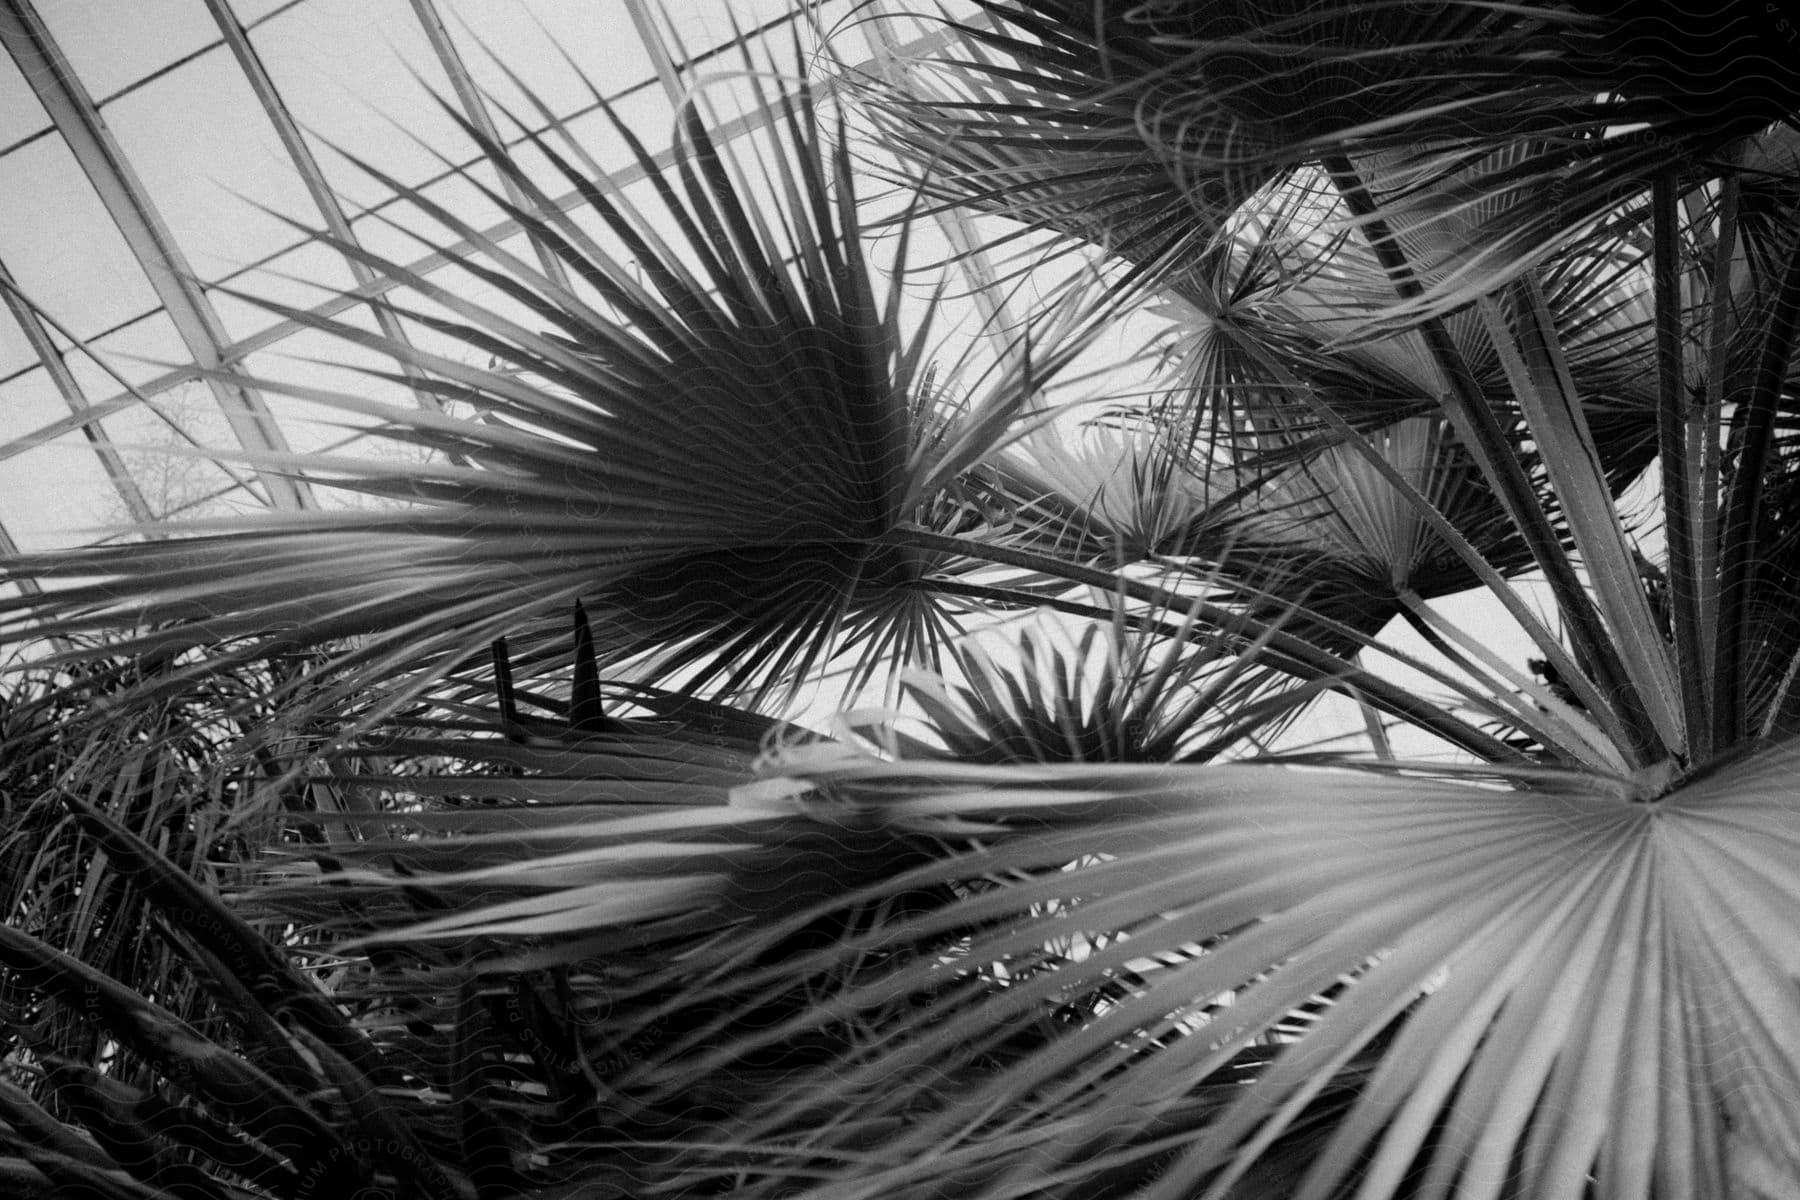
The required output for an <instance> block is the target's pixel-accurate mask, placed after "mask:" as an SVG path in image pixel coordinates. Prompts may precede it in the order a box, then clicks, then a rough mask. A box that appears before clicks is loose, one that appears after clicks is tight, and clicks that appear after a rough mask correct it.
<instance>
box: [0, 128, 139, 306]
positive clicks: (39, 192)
mask: <svg viewBox="0 0 1800 1200" xmlns="http://www.w3.org/2000/svg"><path fill="white" fill-rule="evenodd" d="M0 212H4V213H6V214H7V219H6V220H5V221H0V262H4V263H5V264H6V269H7V270H8V271H10V272H11V273H12V276H13V278H14V280H15V281H16V282H17V283H18V286H19V288H20V290H21V291H23V292H24V293H25V294H26V295H27V296H30V297H31V298H32V300H33V301H34V302H35V303H36V304H37V305H38V306H39V307H40V308H43V309H45V310H47V311H48V312H49V314H50V315H51V316H52V317H54V318H56V319H57V320H59V321H61V322H63V323H64V324H65V325H67V326H68V327H69V328H70V329H71V330H73V331H74V333H75V335H76V336H77V337H83V338H88V337H93V336H95V335H96V334H99V333H102V332H104V331H106V330H108V329H111V328H112V327H113V326H115V325H118V324H120V323H121V322H123V321H127V320H130V319H131V318H133V317H136V316H139V315H141V314H143V313H144V312H146V311H148V310H149V309H151V308H154V307H155V306H156V293H155V292H154V291H152V290H151V288H150V283H149V281H148V280H147V279H145V278H144V272H143V270H142V269H141V268H140V267H139V266H138V261H137V258H136V256H135V255H133V254H132V252H131V247H130V246H129V245H127V244H126V242H125V239H124V238H123V237H122V236H120V234H119V231H118V230H117V229H116V228H115V227H114V226H113V223H112V218H110V217H109V216H108V215H107V213H106V208H105V206H104V205H102V204H101V203H100V199H99V197H98V196H96V195H95V194H94V189H93V187H92V186H91V185H90V184H89V183H88V179H87V176H86V175H85V174H84V173H83V172H82V170H81V167H80V165H79V164H77V163H76V161H75V156H74V155H73V154H71V153H70V152H69V148H68V147H67V146H65V145H64V144H63V141H62V139H61V138H59V137H48V138H40V139H38V140H37V141H34V142H32V143H30V144H29V145H26V146H21V147H20V148H19V149H17V150H15V151H13V152H12V153H11V154H9V155H7V156H6V157H5V158H4V159H0ZM7 319H10V317H9V318H7Z"/></svg>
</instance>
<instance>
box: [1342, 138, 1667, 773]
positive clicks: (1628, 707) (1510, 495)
mask: <svg viewBox="0 0 1800 1200" xmlns="http://www.w3.org/2000/svg"><path fill="white" fill-rule="evenodd" d="M1323 165H1324V167H1325V170H1326V173H1327V174H1328V175H1329V176H1330V177H1331V179H1332V181H1333V183H1334V184H1336V186H1337V188H1338V190H1339V192H1340V193H1341V194H1342V195H1343V197H1344V202H1345V204H1346V205H1347V206H1348V207H1349V209H1350V212H1351V214H1352V215H1353V216H1354V217H1355V218H1356V219H1357V220H1358V222H1359V223H1361V225H1362V227H1363V231H1364V233H1365V235H1366V236H1367V238H1368V240H1369V243H1370V245H1371V246H1372V247H1373V248H1374V251H1375V255H1376V258H1377V259H1378V260H1379V261H1380V263H1381V266H1382V269H1383V270H1384V271H1386V272H1387V274H1388V278H1389V280H1390V281H1391V282H1392V284H1393V287H1394V290H1395V292H1396V293H1397V294H1398V295H1399V296H1400V297H1401V298H1402V299H1407V300H1410V299H1414V298H1416V297H1418V296H1420V295H1422V294H1423V292H1424V288H1423V286H1422V285H1421V284H1420V283H1419V281H1418V280H1417V279H1416V278H1415V277H1414V274H1413V270H1412V267H1411V265H1410V264H1409V263H1408V261H1407V259H1406V255H1405V253H1404V252H1403V251H1402V250H1401V249H1400V245H1399V242H1398V240H1397V239H1396V238H1395V236H1394V234H1393V231H1392V230H1391V229H1389V227H1388V225H1387V222H1386V220H1385V219H1384V218H1383V217H1382V216H1381V214H1380V209H1379V208H1378V207H1377V205H1376V203H1375V200H1374V197H1373V196H1371V195H1370V194H1369V190H1368V188H1367V186H1366V185H1365V184H1364V183H1363V181H1362V177H1361V175H1360V174H1359V173H1358V172H1357V170H1356V168H1355V167H1354V166H1353V165H1352V164H1351V162H1350V160H1349V159H1348V158H1347V157H1344V156H1343V155H1327V156H1325V158H1324V159H1323ZM1419 333H1420V336H1421V337H1422V338H1423V339H1424V341H1425V344H1426V347H1427V349H1428V350H1429V351H1430V353H1431V356H1432V358H1433V360H1434V361H1435V362H1436V363H1437V365H1438V369H1439V370H1440V371H1441V372H1442V374H1443V376H1444V383H1445V384H1446V385H1447V390H1446V391H1445V392H1444V393H1443V396H1442V398H1441V399H1442V403H1443V407H1444V411H1445V414H1446V415H1447V416H1448V417H1449V418H1450V421H1451V423H1452V425H1453V426H1454V427H1455V429H1456V432H1457V435H1458V436H1459V437H1460V438H1461V439H1462V441H1463V444H1464V445H1465V446H1467V447H1468V449H1469V452H1470V453H1471V454H1473V455H1474V456H1475V459H1476V461H1477V463H1478V464H1479V465H1480V467H1481V469H1482V473H1483V475H1484V476H1485V477H1486V478H1487V480H1488V482H1489V483H1490V485H1493V487H1494V490H1495V494H1496V496H1497V497H1498V498H1499V500H1500V503H1501V504H1502V505H1503V506H1504V507H1505V509H1506V511H1507V514H1508V515H1509V516H1510V517H1511V518H1512V519H1513V521H1514V523H1515V525H1516V526H1517V528H1518V530H1519V532H1520V534H1521V536H1522V537H1523V538H1524V540H1525V543H1526V545H1527V546H1529V547H1530V549H1531V554H1532V558H1533V559H1534V560H1535V561H1536V562H1537V564H1538V565H1539V567H1541V568H1542V569H1543V571H1544V576H1545V578H1546V579H1547V580H1548V582H1549V584H1550V588H1551V591H1552V592H1553V593H1554V594H1555V596H1556V599H1557V606H1558V608H1559V609H1561V611H1562V613H1563V618H1564V620H1565V621H1567V623H1568V626H1569V631H1570V636H1571V637H1572V638H1573V640H1574V642H1575V645H1576V648H1577V650H1578V651H1579V653H1580V655H1581V656H1582V657H1583V658H1584V659H1585V660H1586V661H1587V662H1589V663H1591V664H1593V669H1594V673H1595V675H1596V676H1597V679H1596V682H1597V683H1598V684H1599V685H1600V688H1601V690H1602V691H1603V692H1604V693H1605V694H1606V695H1607V696H1608V697H1609V698H1611V700H1612V702H1613V703H1614V704H1615V705H1617V706H1618V708H1619V711H1620V715H1621V717H1622V718H1623V720H1624V724H1625V728H1626V731H1627V733H1628V740H1627V743H1626V747H1627V752H1628V755H1629V757H1630V758H1631V759H1633V760H1634V762H1635V765H1638V766H1647V765H1649V764H1650V763H1651V762H1653V761H1655V760H1656V759H1658V758H1659V757H1661V756H1660V754H1659V752H1658V751H1659V748H1660V747H1659V738H1658V736H1657V731H1656V727H1655V725H1654V723H1653V722H1652V721H1651V719H1650V714H1649V712H1648V710H1647V709H1646V708H1645V707H1644V702H1643V698H1642V697H1641V696H1639V695H1638V693H1637V689H1636V688H1635V687H1633V686H1632V683H1631V680H1630V677H1629V676H1628V675H1627V673H1626V671H1625V668H1624V664H1623V663H1622V662H1621V661H1620V659H1619V655H1618V652H1617V650H1616V649H1615V648H1614V646H1613V644H1612V642H1611V641H1610V640H1609V639H1608V638H1607V636H1606V630H1605V627H1604V626H1603V625H1602V623H1601V620H1600V614H1599V612H1598V611H1597V610H1596V609H1595V607H1594V602H1593V599H1592V597H1590V596H1589V595H1588V594H1587V591H1586V590H1585V589H1584V588H1583V587H1582V585H1581V580H1580V577H1579V576H1577V575H1576V573H1575V568H1574V565H1573V564H1572V563H1571V562H1570V561H1569V556H1568V555H1567V554H1566V553H1565V552H1564V550H1563V546H1562V541H1561V539H1560V538H1559V537H1558V536H1557V534H1556V530H1555V529H1554V527H1552V525H1551V523H1550V520H1549V517H1548V516H1547V515H1546V514H1545V512H1544V510H1543V506H1542V504H1541V503H1540V501H1539V499H1538V496H1537V493H1536V491H1535V490H1534V489H1533V488H1532V486H1531V481H1530V480H1529V479H1528V478H1527V477H1526V475H1525V470H1524V468H1523V467H1522V466H1520V464H1519V461H1518V457H1517V455H1516V453H1515V451H1514V448H1513V446H1512V444H1511V442H1510V441H1509V440H1508V439H1507V437H1506V433H1505V431H1504V430H1502V429H1501V427H1500V422H1499V421H1498V420H1497V419H1496V418H1495V416H1494V413H1493V410H1492V409H1491V408H1490V407H1489V406H1488V404H1487V402H1486V401H1485V400H1484V399H1483V398H1482V395H1481V389H1480V387H1479V385H1478V384H1477V383H1476V381H1475V379H1474V377H1473V375H1472V373H1471V372H1470V370H1469V367H1468V364H1467V363H1466V362H1465V361H1464V359H1463V356H1462V354H1461V352H1460V351H1459V350H1458V349H1457V347H1456V343H1455V341H1454V340H1453V339H1452V338H1451V336H1450V332H1449V330H1448V329H1447V328H1445V326H1444V322H1443V319H1442V318H1441V317H1437V316H1430V317H1426V318H1424V319H1422V320H1421V321H1420V322H1419Z"/></svg>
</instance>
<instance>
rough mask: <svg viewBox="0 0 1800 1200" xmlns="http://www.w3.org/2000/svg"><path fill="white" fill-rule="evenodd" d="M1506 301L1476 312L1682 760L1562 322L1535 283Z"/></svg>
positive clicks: (1658, 720) (1639, 589) (1610, 620)
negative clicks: (1564, 343) (1563, 344)
mask: <svg viewBox="0 0 1800 1200" xmlns="http://www.w3.org/2000/svg"><path fill="white" fill-rule="evenodd" d="M1504 300H1505V307H1504V309H1503V307H1502V301H1501V300H1500V299H1496V298H1495V297H1492V296H1483V297H1481V298H1480V299H1478V300H1476V302H1475V304H1476V308H1477V310H1478V311H1479V312H1480V314H1481V318H1482V321H1483V323H1484V324H1485V325H1486V327H1487V330H1488V333H1489V335H1490V337H1491V339H1492V342H1493V346H1494V351H1495V353H1496V354H1497V355H1498V356H1499V358H1500V363H1501V367H1502V369H1503V370H1504V372H1505V374H1506V378H1507V382H1508V384H1509V385H1510V386H1511V388H1512V391H1513V396H1514V398H1515V399H1517V400H1518V402H1519V408H1520V411H1522V412H1523V413H1524V414H1525V420H1526V424H1527V426H1528V427H1529V428H1530V430H1531V436H1532V439H1533V440H1534V441H1535V442H1536V443H1537V446H1538V453H1539V456H1540V458H1541V460H1542V461H1543V463H1544V466H1545V469H1546V470H1547V471H1548V473H1549V476H1550V484H1551V487H1552V488H1554V489H1555V492H1556V496H1557V499H1558V501H1559V503H1560V505H1561V508H1562V513H1563V518H1564V520H1565V521H1567V523H1568V527H1569V531H1570V534H1571V535H1572V536H1573V538H1574V540H1575V546H1576V549H1577V551H1578V552H1579V553H1580V555H1581V561H1582V563H1583V565H1584V566H1585V567H1586V568H1587V576H1588V582H1589V586H1590V587H1591V588H1592V591H1593V594H1594V596H1595V598H1596V600H1597V602H1598V605H1599V609H1600V614H1601V617H1602V619H1603V620H1604V621H1605V623H1606V627H1607V629H1608V630H1609V632H1610V633H1611V635H1612V639H1611V640H1612V643H1613V644H1614V645H1616V646H1618V647H1619V650H1620V659H1621V663H1622V665H1623V667H1624V670H1625V674H1626V676H1627V677H1628V678H1629V679H1630V680H1631V682H1632V683H1633V684H1634V685H1635V686H1636V688H1637V695H1638V696H1639V697H1640V698H1641V699H1642V700H1643V701H1644V703H1645V706H1646V708H1647V709H1648V711H1649V714H1650V719H1651V721H1652V722H1653V723H1654V724H1655V726H1656V732H1657V736H1658V738H1659V739H1660V741H1661V743H1662V745H1664V746H1666V747H1668V748H1669V749H1671V750H1674V751H1676V752H1677V753H1680V752H1683V751H1685V749H1686V747H1687V737H1686V731H1685V730H1684V729H1683V727H1682V720H1681V718H1682V713H1681V710H1680V708H1679V702H1678V701H1677V700H1676V699H1675V695H1674V694H1675V692H1676V690H1677V685H1676V679H1675V670H1674V664H1673V663H1672V662H1671V661H1670V658H1669V649H1668V645H1667V643H1666V642H1664V640H1663V636H1662V630H1661V629H1660V627H1659V626H1658V624H1657V622H1656V619H1655V617H1654V615H1653V614H1652V613H1651V611H1650V601H1649V598H1648V597H1647V596H1646V595H1645V592H1644V583H1643V577H1642V574H1641V573H1640V571H1639V568H1638V559H1637V557H1636V555H1635V554H1634V552H1633V549H1632V547H1631V545H1630V543H1629V542H1628V540H1627V539H1626V536H1625V528H1624V525H1623V524H1622V523H1621V522H1620V520H1619V510H1618V506H1617V505H1616V504H1615V503H1614V501H1613V496H1612V492H1611V490H1610V488H1609V487H1608V486H1607V484H1606V479H1605V472H1604V468H1603V467H1602V465H1601V462H1600V454H1599V450H1598V449H1597V448H1596V447H1595V445H1594V437H1593V433H1592V431H1591V430H1590V428H1589V426H1588V422H1587V418H1586V415H1585V413H1584V412H1583V410H1582V406H1581V401H1580V397H1579V396H1578V394H1577V393H1576V390H1575V383H1574V380H1573V379H1572V378H1571V375H1570V372H1569V365H1568V359H1567V357H1566V356H1565V355H1564V353H1563V351H1562V348H1561V345H1560V343H1559V341H1558V337H1557V332H1556V324H1555V319H1554V318H1553V317H1552V316H1551V315H1550V310H1549V306H1548V304H1547V303H1545V300H1544V294H1543V290H1542V289H1541V288H1540V287H1539V286H1538V285H1537V283H1536V281H1535V280H1534V279H1533V278H1532V277H1531V276H1525V277H1524V278H1522V279H1520V280H1517V281H1516V282H1514V283H1513V284H1511V285H1510V286H1509V287H1508V288H1507V290H1506V294H1505V297H1504Z"/></svg>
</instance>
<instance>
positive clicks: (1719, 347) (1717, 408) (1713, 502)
mask: <svg viewBox="0 0 1800 1200" xmlns="http://www.w3.org/2000/svg"><path fill="white" fill-rule="evenodd" d="M1739 199H1740V189H1739V184H1738V180H1737V177H1736V176H1735V175H1727V176H1726V177H1725V180H1724V182H1723V183H1722V184H1720V185H1719V218H1718V219H1719V236H1718V239H1717V240H1716V241H1715V242H1714V243H1713V265H1712V311H1711V313H1710V314H1708V318H1707V322H1706V328H1707V336H1708V339H1709V341H1708V345H1707V361H1706V396H1705V401H1704V405H1705V406H1704V408H1703V409H1702V410H1701V412H1700V413H1699V414H1698V420H1697V421H1696V422H1695V428H1694V430H1693V436H1694V439H1695V441H1696V443H1697V444H1698V446H1699V454H1700V518H1699V523H1698V528H1697V529H1696V530H1695V535H1694V540H1695V542H1696V543H1697V550H1696V553H1697V559H1698V561H1697V562H1696V564H1695V568H1696V570H1697V572H1698V574H1699V580H1698V588H1699V596H1700V603H1699V607H1700V611H1701V612H1702V613H1704V614H1706V615H1707V617H1708V620H1706V621H1705V622H1704V623H1703V624H1702V625H1701V627H1700V662H1701V666H1702V669H1703V670H1704V671H1705V672H1706V678H1705V681H1706V696H1707V701H1708V703H1709V704H1711V703H1713V697H1714V696H1715V695H1716V694H1717V692H1718V680H1717V679H1716V678H1714V675H1713V669H1714V666H1715V659H1716V656H1717V654H1718V635H1719V624H1718V620H1717V618H1718V615H1719V570H1718V568H1719V537H1718V530H1719V519H1720V513H1719V495H1720V487H1719V474H1720V471H1721V460H1722V455H1723V450H1722V448H1721V447H1720V445H1719V438H1718V435H1717V433H1716V431H1717V430H1718V429H1719V428H1720V426H1721V425H1722V424H1723V420H1722V418H1723V414H1724V410H1725V368H1726V364H1727V362H1728V360H1729V357H1730V350H1731V341H1732V327H1733V320H1732V317H1733V308H1732V304H1731V289H1730V288H1729V287H1726V286H1721V283H1720V281H1721V280H1728V279H1730V278H1731V264H1732V258H1733V256H1734V255H1735V254H1736V253H1737V240H1738V220H1739V212H1740V208H1739ZM1715 707H1716V706H1715ZM1711 736H1712V734H1711V730H1710V729H1709V730H1708V734H1707V737H1708V740H1709V741H1710V740H1711ZM1714 749H1715V751H1716V747H1715V748H1714Z"/></svg>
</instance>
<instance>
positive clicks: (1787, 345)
mask: <svg viewBox="0 0 1800 1200" xmlns="http://www.w3.org/2000/svg"><path fill="white" fill-rule="evenodd" d="M1797 331H1800V237H1795V238H1794V239H1793V242H1792V245H1790V246H1789V248H1788V256H1787V262H1786V263H1784V264H1783V266H1782V270H1781V273H1780V276H1779V277H1778V280H1777V283H1776V290H1775V293H1774V304H1773V306H1772V308H1771V311H1770V314H1769V320H1768V328H1767V330H1766V332H1765V333H1764V334H1763V338H1762V350H1761V353H1760V354H1759V355H1758V356H1757V363H1756V374H1755V375H1754V376H1753V377H1752V386H1751V389H1750V395H1749V399H1748V400H1747V401H1746V402H1745V404H1744V415H1743V424H1742V426H1741V427H1742V429H1743V441H1742V446H1741V449H1740V451H1739V454H1738V459H1737V464H1736V468H1735V470H1734V471H1733V473H1732V479H1731V492H1730V495H1729V496H1728V497H1727V498H1726V503H1725V528H1724V538H1723V544H1722V546H1721V548H1720V562H1719V633H1718V639H1719V640H1718V642H1717V644H1716V645H1715V646H1714V650H1713V653H1714V659H1713V675H1714V682H1715V688H1714V696H1713V701H1714V703H1713V739H1714V742H1715V743H1716V744H1719V745H1731V744H1733V743H1736V742H1739V741H1742V740H1743V738H1744V735H1745V733H1746V729H1745V720H1746V717H1747V714H1746V712H1745V709H1744V697H1743V692H1744V682H1745V681H1744V660H1745V658H1746V656H1747V655H1748V653H1749V649H1750V647H1749V640H1750V632H1751V631H1750V604H1749V600H1750V590H1751V588H1752V587H1754V586H1755V583H1756V573H1757V567H1758V562H1757V558H1758V550H1759V546H1758V542H1759V540H1760V528H1761V522H1760V520H1759V518H1760V517H1761V515H1762V514H1761V508H1762V492H1763V474H1764V472H1765V471H1766V470H1767V468H1768V463H1769V458H1770V455H1771V454H1772V452H1773V450H1774V445H1775V438H1774V425H1775V410H1776V406H1777V401H1778V400H1779V399H1780V396H1781V389H1782V383H1783V381H1784V377H1785V376H1786V374H1787V364H1788V360H1789V359H1790V358H1791V357H1792V356H1793V351H1794V338H1795V334H1796V332H1797Z"/></svg>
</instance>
